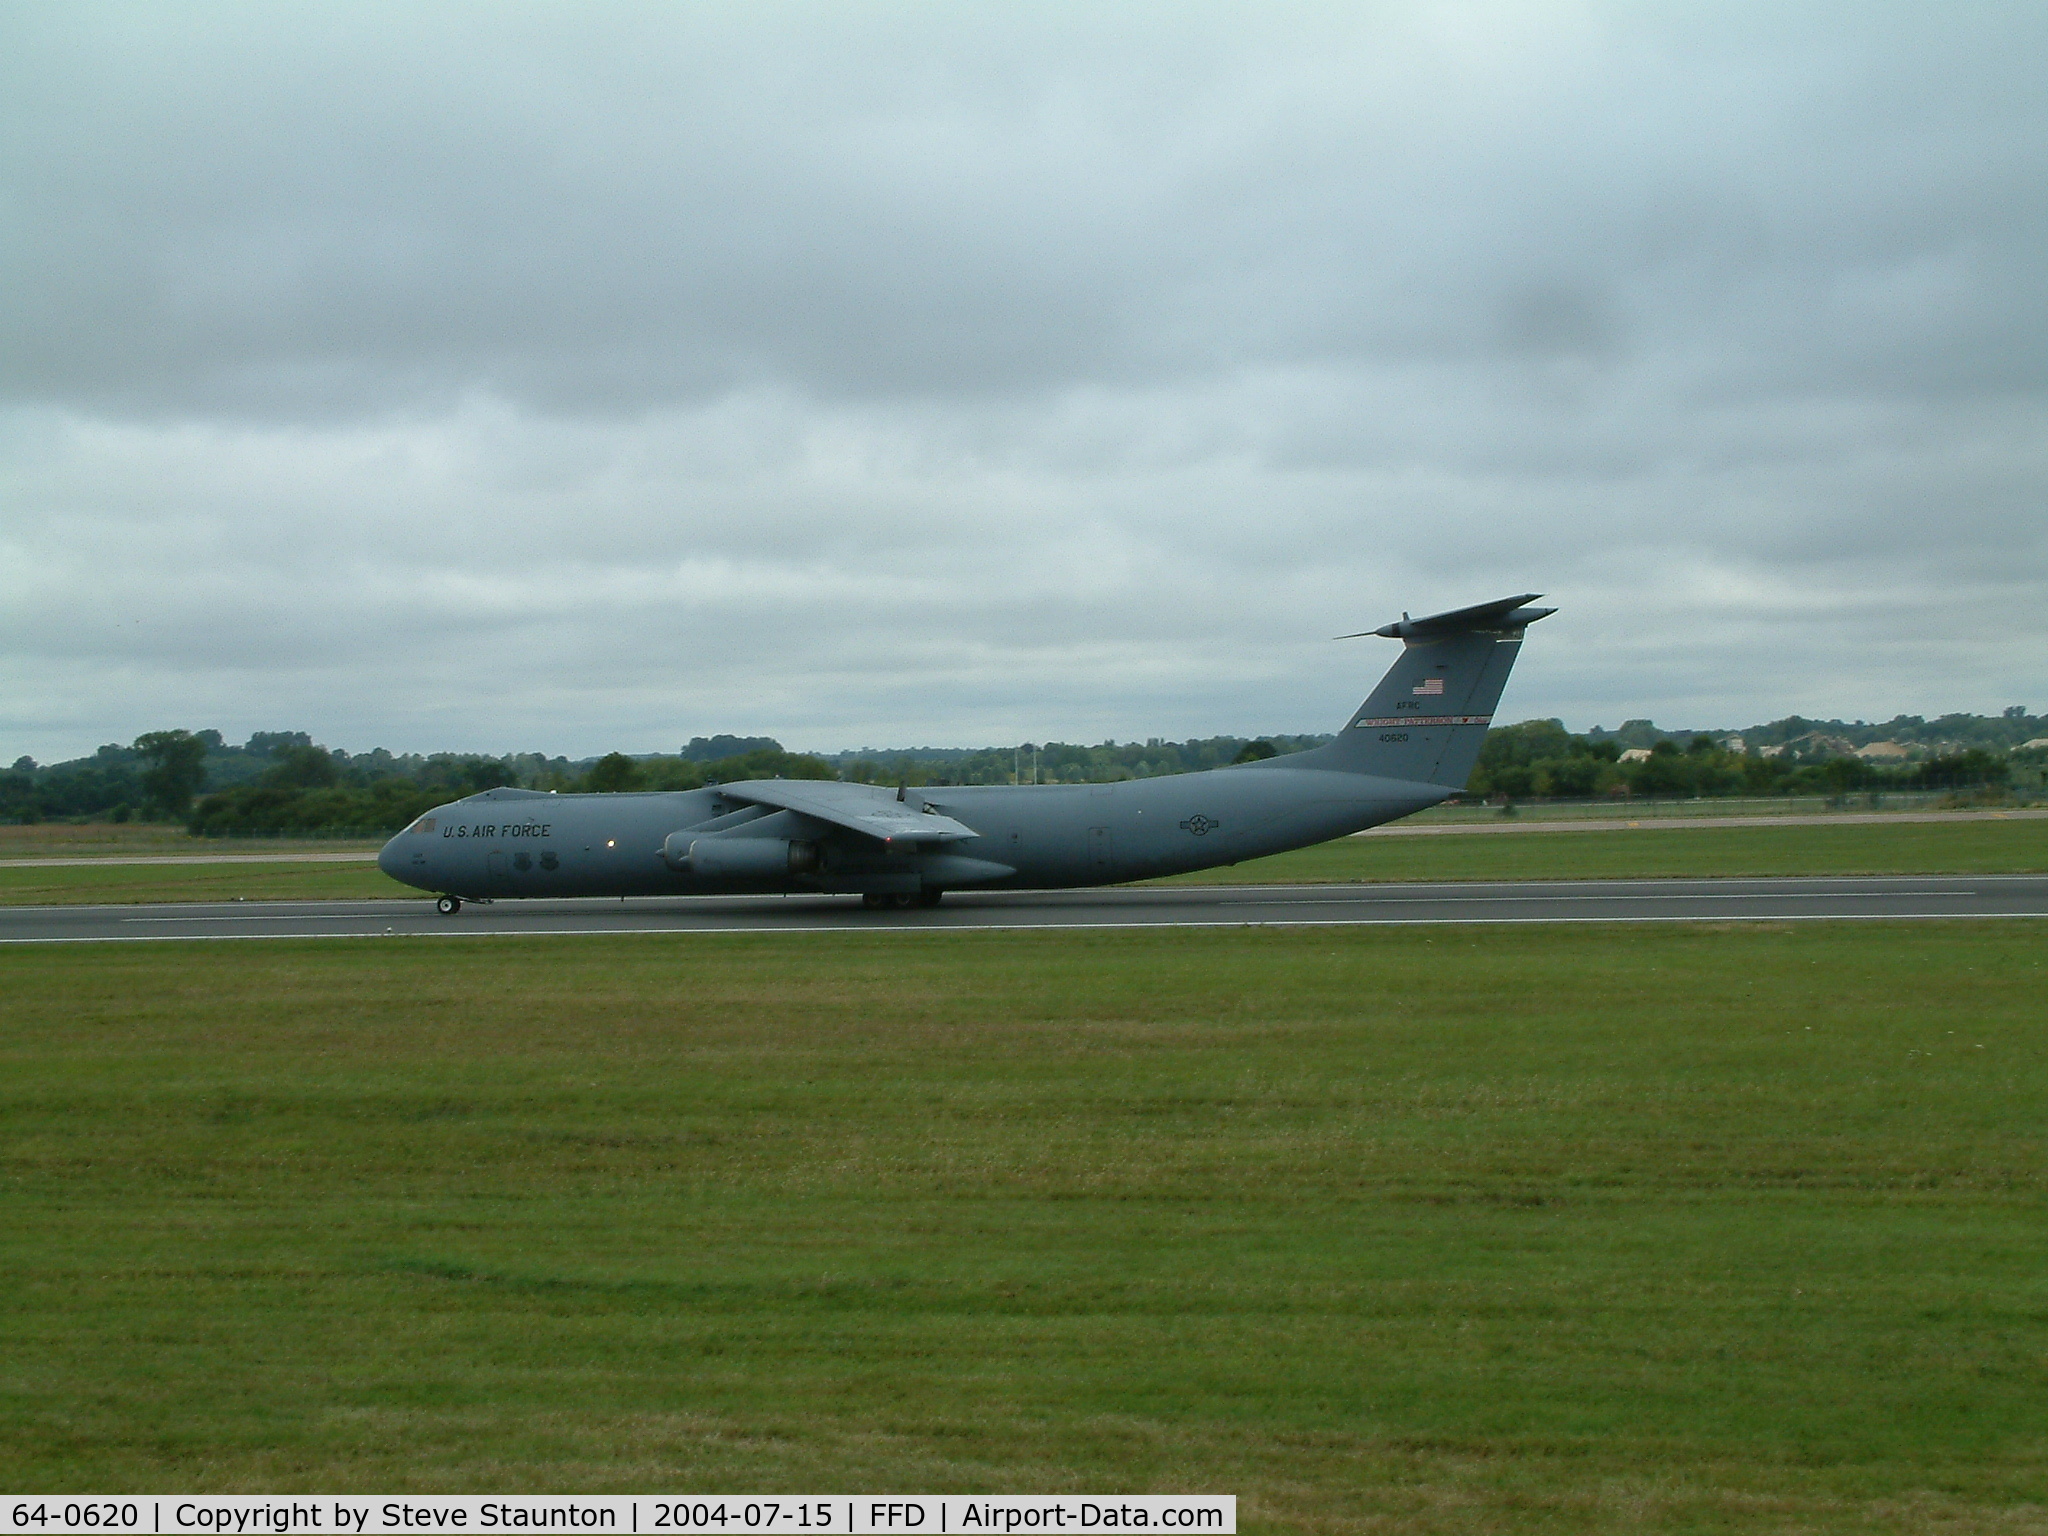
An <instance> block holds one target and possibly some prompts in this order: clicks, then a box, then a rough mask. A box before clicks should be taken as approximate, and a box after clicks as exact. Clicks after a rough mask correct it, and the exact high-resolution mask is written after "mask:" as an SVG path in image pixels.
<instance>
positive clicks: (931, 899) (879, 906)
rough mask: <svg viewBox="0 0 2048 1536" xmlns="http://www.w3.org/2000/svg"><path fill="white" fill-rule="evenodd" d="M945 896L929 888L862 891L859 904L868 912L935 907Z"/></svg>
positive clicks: (941, 892) (942, 892) (943, 893)
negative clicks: (899, 908) (920, 889)
mask: <svg viewBox="0 0 2048 1536" xmlns="http://www.w3.org/2000/svg"><path fill="white" fill-rule="evenodd" d="M945 894H946V893H945V892H944V891H935V890H931V889H929V888H927V889H925V890H922V891H862V892H861V895H860V904H861V905H862V906H864V907H866V908H867V909H868V910H869V911H870V912H880V911H882V910H883V909H884V908H886V907H936V906H937V905H938V904H939V902H940V900H941V899H942V898H943V897H944V896H945Z"/></svg>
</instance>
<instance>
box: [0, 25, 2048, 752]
mask: <svg viewBox="0 0 2048 1536" xmlns="http://www.w3.org/2000/svg"><path fill="white" fill-rule="evenodd" d="M2044 58H2048V8H2044V7H2041V6H2038V5H2022V4H2013V5H2006V6H1988V5H1987V6H1971V5H1966V4H1956V5H1946V4H1944V5H1924V4H1916V5H1910V6H1908V5H1901V6H1896V7H1890V6H1883V5H1876V4H1871V3H1868V0H1857V3H1854V4H1845V5H1841V6H1833V7H1802V6H1796V5H1787V4H1784V3H1769V4H1762V5H1756V6H1752V7H1743V6H1739V5H1727V4H1718V3H1717V4H1714V5H1697V4H1689V5H1674V6H1668V7H1660V6H1655V5H1647V4H1643V3H1639V0H1631V3H1625V4H1615V5H1611V6H1603V5H1572V4H1564V3H1550V4H1541V5H1531V4H1528V3H1526V0H1517V3H1514V4H1509V5H1503V6H1500V7H1488V6H1485V5H1472V4H1459V5H1451V6H1442V7H1438V6H1414V5H1386V6H1371V5H1363V4H1351V5H1341V6H1340V5H1318V6H1304V7H1300V8H1296V9H1288V8H1285V7H1277V6H1274V5H1271V4H1265V3H1261V4H1258V5H1243V6H1231V7H1223V6H1214V7H1204V6H1200V5H1190V4H1186V3H1175V4H1170V5H1167V4H1162V5H1116V6H1107V7H1100V6H1096V7H1082V6H1077V5H1042V4H1032V5H1022V4H1017V5H1001V4H985V5H971V6H970V5H960V4H952V3H948V4H933V5H880V4H874V5H862V4H832V5H816V6H800V5H799V6H777V5H771V4H762V3H758V0H749V3H747V4H744V5H742V4H739V3H737V0H735V3H731V4H722V5H700V6H675V5H661V6H648V7H645V8H636V7H633V6H628V5H607V6H586V5H574V6H571V5H561V6H547V5H529V6H504V5H497V4H492V5H481V6H475V7H468V6H455V5H431V4H430V5H419V4H410V3H409V4H404V5H393V6H389V7H381V8H380V7H378V6H375V5H370V4H365V3H361V0H350V3H348V4H345V5H337V6H334V7H331V8H322V7H318V6H311V5H305V4H293V5H289V6H278V5H274V4H270V3H267V0H266V3H264V4H260V5H246V6H236V5H227V4H215V5H206V6H191V5H171V4H160V5H147V6H95V5H90V4H83V3H77V0H67V3H65V4H63V5H31V4H18V3H8V4H6V5H5V6H4V7H0V761H5V760H11V759H12V758H13V757H14V756H16V755H18V754H20V753H24V752H26V753H30V754H33V755H34V756H36V757H37V758H39V759H41V760H44V761H48V760H51V759H53V758H60V757H65V756H71V755H75V754H77V753H80V752H86V751H90V750H91V749H92V748H93V747H95V746H97V745H98V744H99V743H101V742H106V741H127V740H129V739H131V738H133V737H134V736H135V735H137V734H138V733H140V732H142V731H145V730H151V729H155V728H159V727H165V726H174V725H182V726H188V727H192V728H199V727H204V726H216V727H219V728H220V729H221V730H223V731H224V732H225V733H226V734H227V735H228V736H229V738H230V739H232V740H239V739H241V738H242V737H243V736H246V735H247V734H248V732H250V731H252V730H258V729H303V730H309V731H311V732H312V733H313V734H314V736H315V738H316V739H319V740H322V741H325V742H328V743H330V744H333V745H338V746H346V747H349V748H352V749H363V748H368V747H371V746H375V745H383V746H388V747H391V748H394V749H401V750H402V749H419V750H425V749H435V748H461V749H476V750H489V751H506V750H513V749H538V750H543V751H547V752H550V753H553V752H562V753H567V754H569V755H571V756H583V755H589V754H594V753H598V752H602V751H606V750H609V749H612V748H622V749H624V750H627V751H635V752H649V751H660V750H674V749H675V748H676V747H677V746H678V745H679V744H680V743H681V742H683V741H684V740H686V739H687V738H688V737H690V736H692V735H701V734H711V733H715V732H719V731H732V732H736V733H740V734H757V733H758V734H768V735H773V736H776V737H779V738H780V739H781V740H783V741H784V742H785V743H787V744H790V745H792V746H798V747H808V748H819V749H833V748H841V747H858V746H863V745H878V746H898V745H913V744H934V745H937V744H953V745H969V744H976V745H979V744H993V743H1008V742H1013V741H1016V740H1019V739H1034V740H1035V739H1047V738H1052V739H1064V740H1101V739H1103V738H1105V737H1110V736H1115V737H1117V738H1119V739H1131V738H1143V737H1147V736H1169V737H1182V736H1187V735H1191V734H1199V735H1211V734H1219V733H1225V732H1231V733H1246V734H1250V733H1259V732H1269V731H1279V732H1293V731H1315V730H1333V729H1335V728H1337V727H1338V726H1339V725H1340V724H1341V723H1342V721H1343V719H1344V717H1345V715H1346V712H1347V711H1348V710H1349V709H1350V708H1351V707H1352V706H1353V705H1354V704H1355V703H1356V702H1357V701H1358V699H1359V698H1360V697H1362V696H1363V693H1364V692H1365V690H1366V687H1367V686H1368V685H1369V683H1370V682H1371V680H1372V679H1373V678H1374V677H1376V676H1377V675H1378V673H1379V672H1380V671H1381V670H1382V669H1383V668H1384V667H1385V666H1386V665H1387V664H1388V662H1389V661H1390V660H1391V655H1390V652H1391V649H1392V648H1391V646H1389V645H1388V643H1387V642H1385V641H1376V640H1374V641H1349V642H1344V643H1342V644H1338V643H1333V642H1332V641H1331V640H1330V638H1329V637H1330V636H1332V635H1336V634H1340V633H1344V632H1347V631H1351V630H1358V629H1364V628H1368V627H1370V626H1373V625H1376V624H1379V623H1382V622H1384V621H1386V620H1387V619H1389V618H1392V617H1394V616H1395V615H1396V614H1398V613H1399V612H1400V611H1402V610H1404V609H1406V610H1410V611H1414V612H1417V613H1420V612H1424V611H1429V610H1434V609H1438V608H1444V607H1452V606H1461V605H1463V604H1466V603H1471V602H1478V601H1483V600H1486V599H1489V598H1494V597H1499V596H1505V595H1508V594H1511V593H1517V592H1525V591H1539V592H1544V593H1547V594H1549V600H1550V601H1551V602H1554V603H1555V604H1557V605H1558V606H1559V608H1560V609H1561V612H1560V613H1559V614H1558V615H1557V616H1556V617H1555V618H1553V619H1550V620H1546V621H1545V622H1544V623H1543V624H1542V625H1540V626H1539V627H1537V628H1536V629H1534V630H1532V631H1531V632H1530V643H1529V644H1528V645H1527V646H1526V647H1525V648H1524V651H1523V655H1522V662H1521V666H1520V668H1519V670H1518V672H1517V675H1516V676H1515V678H1514V681H1513V682H1512V684H1511V685H1510V689H1509V694H1508V697H1507V698H1506V699H1505V700H1504V701H1503V703H1502V709H1501V713H1502V716H1503V717H1504V718H1507V719H1521V718H1526V717H1530V716H1537V715H1556V716H1560V717H1562V718H1563V719H1564V720H1565V721H1566V723H1567V724H1569V725H1571V726H1572V727H1573V728H1575V729H1583V728H1585V727H1587V726H1590V725H1593V724H1595V723H1600V724H1605V725H1608V726H1613V725H1616V724H1618V723H1619V722H1620V721H1621V720H1622V719H1623V718H1625V717H1633V716H1649V717H1653V718H1655V719H1656V720H1658V721H1659V723H1661V724H1665V725H1668V726H1689V725H1694V724H1702V725H1704V724H1728V725H1737V724H1744V723H1748V722H1752V721H1757V720H1763V719H1767V718H1773V717H1776V716H1780V715H1784V714H1788V713H1792V712H1801V713H1809V714H1815V713H1818V714H1827V715H1834V714H1841V715H1844V716H1846V717H1850V718H1854V717H1858V716H1861V717H1865V718H1888V717H1889V716H1890V715H1892V714H1894V713H1898V712H1911V713H1926V714H1933V713H1937V712H1940V711H1943V710H1948V709H1965V710H1973V711H1985V712H1995V711H1997V710H1998V709H1999V708H2001V707H2003V706H2006V705H2009V704H2016V703H2017V704H2026V705H2028V706H2029V707H2030V708H2033V709H2035V710H2040V709H2043V708H2048V668H2044V659H2048V497H2044V490H2048V256H2044V253H2048V91H2044V90H2043V89H2042V86H2041V77H2040V70H2041V64H2042V60H2043V59H2044Z"/></svg>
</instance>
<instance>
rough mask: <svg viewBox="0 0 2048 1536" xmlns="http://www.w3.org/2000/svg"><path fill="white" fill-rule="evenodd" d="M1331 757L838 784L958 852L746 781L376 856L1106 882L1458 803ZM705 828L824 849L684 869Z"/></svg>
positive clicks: (426, 820)
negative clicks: (922, 817) (1082, 775)
mask: <svg viewBox="0 0 2048 1536" xmlns="http://www.w3.org/2000/svg"><path fill="white" fill-rule="evenodd" d="M1316 758H1317V753H1316V752H1306V753H1302V754H1299V755H1298V756H1296V757H1290V758H1276V759H1269V760H1267V761H1265V762H1260V763H1247V764H1243V765H1240V766H1235V767H1230V768H1220V769H1212V770H1210V771H1208V772H1205V773H1189V774H1177V775H1173V776H1169V777H1165V778H1156V779H1128V780H1123V781H1120V782H1117V783H1111V784H1054V785H1021V786H1017V785H962V786H948V787H934V788H926V789H905V790H900V791H899V790H897V789H893V788H884V787H880V786H854V785H843V786H837V789H838V791H839V792H841V793H842V794H847V795H849V797H850V798H857V797H858V796H861V795H865V796H872V797H873V799H874V800H875V801H876V802H899V801H900V803H901V804H902V806H904V807H906V808H908V809H910V810H917V811H921V810H924V809H926V808H929V809H930V810H931V811H932V812H933V813H934V814H935V815H936V816H943V817H947V818H951V820H952V821H954V822H957V823H961V824H964V825H965V826H966V827H967V828H969V829H970V830H971V831H972V832H973V834H974V835H973V836H972V837H970V838H964V839H963V838H959V837H958V836H957V834H956V835H955V837H954V840H950V841H946V842H943V843H941V842H937V841H920V840H918V839H917V838H915V837H914V836H912V837H905V838H897V839H891V840H888V841H886V842H884V841H881V840H877V839H874V838H870V837H864V836H862V835H860V834H858V833H856V832H851V831H848V830H846V829H845V828H844V827H838V826H833V825H831V824H829V823H826V822H822V821H818V820H815V819H813V818H810V817H806V816H803V815H801V814H799V813H797V812H793V811H789V810H771V809H765V808H763V807H761V806H758V805H753V804H750V803H749V802H748V800H747V799H746V797H745V787H744V786H738V785H736V786H733V787H732V788H731V789H729V790H728V789H722V788H719V787H711V788H706V789H695V790H684V791H677V792H671V793H652V794H603V795H563V794H543V793H539V792H536V791H532V790H514V789H500V790H491V791H488V792H486V793H484V794H481V795H473V796H470V797H469V798H467V799H463V800H457V801H454V802H451V803H450V804H447V805H443V806H439V807H437V808H436V809H435V810H433V811H431V812H429V813H428V814H427V815H425V816H423V817H421V818H420V819H419V820H418V821H416V822H415V823H414V824H413V825H412V826H411V827H410V828H408V829H407V830H406V831H404V832H401V833H399V834H398V835H397V836H395V837H393V838H392V839H391V841H390V842H389V843H387V844H386V845H385V847H384V850H383V852H382V853H381V854H380V855H379V856H378V860H377V862H378V864H379V866H380V867H381V868H382V869H383V870H384V871H385V873H387V874H389V875H391V876H392V877H393V878H395V879H397V880H401V881H403V882H404V883H406V884H407V885H411V886H415V887H417V888H419V889H420V890H423V891H434V892H445V893H448V894H450V895H454V896H458V897H464V898H469V899H476V898H489V899H502V898H510V897H523V896H527V897H546V896H558V897H566V896H658V895H712V894H720V893H730V892H762V891H843V892H859V893H863V894H874V893H887V894H896V895H905V894H910V893H919V892H922V893H927V894H931V893H936V892H937V891H940V890H951V889H963V888H977V889H1018V888H1035V889H1044V888H1056V887H1066V886H1086V885H1107V884H1111V883H1114V882H1117V881H1124V880H1137V879H1144V878H1148V877H1151V876H1156V875H1170V874H1179V873H1183V872H1185V871H1189V870H1197V869H1207V868H1211V867H1214V866H1216V865H1221V864H1235V863H1238V862H1239V861H1241V860H1244V859H1251V858H1259V857H1261V856H1263V855H1266V854H1272V853H1280V852H1284V851H1286V850H1287V849H1290V848H1300V847H1305V846H1307V845H1309V844H1312V843H1319V842H1324V841H1326V840H1328V839H1330V838H1333V837H1340V836H1342V835H1344V834H1345V833H1348V832H1356V831H1359V830H1362V829H1363V828H1366V827H1370V826H1376V825H1378V824H1379V823H1381V822H1386V821H1391V820H1393V819H1395V818H1396V817H1399V816H1406V815H1409V814H1410V813H1412V812H1414V811H1418V810H1421V809H1423V808H1424V807H1425V806H1429V805H1434V804H1436V803H1437V802H1439V801H1441V800H1443V799H1444V798H1446V797H1447V796H1448V795H1449V794H1450V793H1452V791H1451V790H1449V789H1447V788H1444V787H1441V786H1438V785H1433V784H1420V783H1410V782H1407V781H1403V780H1397V779H1383V778H1375V777H1372V776H1370V775H1366V774H1360V773H1356V772H1339V771H1330V770H1328V769H1323V768H1319V767H1317V766H1315V760H1316ZM692 828H704V829H707V830H713V831H717V832H718V833H720V836H719V837H718V846H719V847H720V848H721V849H729V848H730V847H731V846H732V844H733V843H734V841H736V840H743V839H746V838H749V837H754V838H767V839H783V840H793V841H794V843H795V845H796V846H799V847H802V848H804V849H807V850H809V851H808V852H807V854H806V858H807V859H808V860H809V864H808V867H806V868H804V869H803V870H802V871H801V872H797V871H794V870H778V871H776V872H774V873H749V874H744V875H732V874H724V873H717V874H713V873H706V872H704V871H702V870H700V869H696V868H691V867H689V866H688V864H687V863H684V864H683V866H682V867H678V859H677V857H676V855H675V850H676V848H677V847H678V845H679V841H680V840H679V838H678V834H681V833H685V832H687V831H688V830H689V829H692ZM682 845H683V846H687V843H686V842H684V843H683V844H682ZM700 862H707V863H708V862H709V861H708V860H701V859H700Z"/></svg>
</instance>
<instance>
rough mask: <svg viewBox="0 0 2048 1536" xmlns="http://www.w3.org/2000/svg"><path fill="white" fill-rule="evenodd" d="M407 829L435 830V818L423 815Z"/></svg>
mask: <svg viewBox="0 0 2048 1536" xmlns="http://www.w3.org/2000/svg"><path fill="white" fill-rule="evenodd" d="M406 830H407V831H408V832H431V831H433V830H434V818H433V817H431V816H422V817H421V818H420V819H419V820H418V821H416V822H414V823H413V824H412V825H411V826H410V827H407V828H406Z"/></svg>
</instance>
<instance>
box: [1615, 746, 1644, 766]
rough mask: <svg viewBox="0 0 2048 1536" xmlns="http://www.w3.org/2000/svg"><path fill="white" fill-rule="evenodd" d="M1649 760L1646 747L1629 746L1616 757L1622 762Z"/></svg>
mask: <svg viewBox="0 0 2048 1536" xmlns="http://www.w3.org/2000/svg"><path fill="white" fill-rule="evenodd" d="M1649 760H1650V749H1649V748H1648V747H1630V748H1629V749H1628V750H1627V751H1626V752H1624V753H1622V754H1621V756H1620V757H1619V758H1618V759H1617V761H1619V762H1624V763H1647V762H1648V761H1649Z"/></svg>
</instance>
